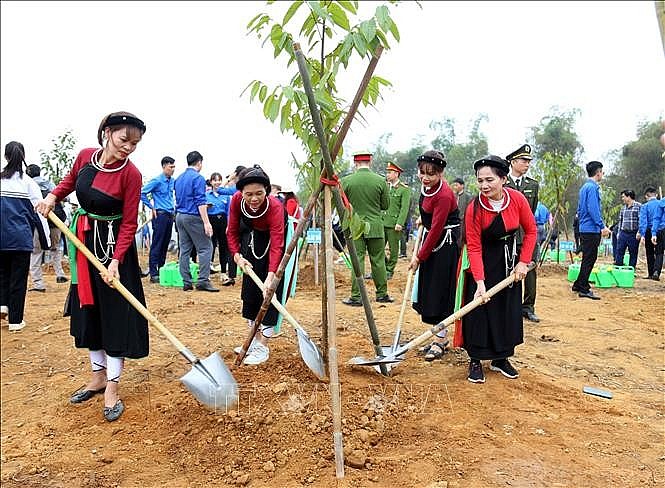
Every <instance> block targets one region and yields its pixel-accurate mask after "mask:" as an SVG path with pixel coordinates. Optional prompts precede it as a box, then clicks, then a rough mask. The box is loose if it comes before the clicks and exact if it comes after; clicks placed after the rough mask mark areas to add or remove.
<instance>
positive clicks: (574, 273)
mask: <svg viewBox="0 0 665 488" xmlns="http://www.w3.org/2000/svg"><path fill="white" fill-rule="evenodd" d="M579 275H580V264H579V263H573V264H570V265H568V281H570V282H571V283H572V282H573V281H575V280H576V279H577V277H578V276H579Z"/></svg>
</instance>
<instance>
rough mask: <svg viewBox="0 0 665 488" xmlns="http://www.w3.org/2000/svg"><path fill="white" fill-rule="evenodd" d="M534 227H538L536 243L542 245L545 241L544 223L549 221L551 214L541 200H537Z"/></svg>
mask: <svg viewBox="0 0 665 488" xmlns="http://www.w3.org/2000/svg"><path fill="white" fill-rule="evenodd" d="M534 217H535V218H536V227H537V228H538V245H540V246H542V245H543V242H545V237H546V236H545V224H548V223H550V219H551V217H552V215H551V214H550V211H549V210H548V208H547V207H546V206H545V204H543V202H538V205H537V206H536V213H535V214H534Z"/></svg>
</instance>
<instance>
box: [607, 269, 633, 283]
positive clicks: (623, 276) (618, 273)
mask: <svg viewBox="0 0 665 488" xmlns="http://www.w3.org/2000/svg"><path fill="white" fill-rule="evenodd" d="M612 276H613V277H614V279H615V280H616V282H617V286H618V287H619V288H632V287H633V286H634V285H635V269H634V268H633V267H632V266H615V267H614V269H613V270H612Z"/></svg>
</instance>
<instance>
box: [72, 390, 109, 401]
mask: <svg viewBox="0 0 665 488" xmlns="http://www.w3.org/2000/svg"><path fill="white" fill-rule="evenodd" d="M104 390H106V387H104V388H100V389H99V390H79V391H77V392H76V393H74V394H73V395H72V396H71V397H69V403H83V402H87V401H88V400H90V399H91V398H92V397H94V396H95V395H97V394H99V393H104Z"/></svg>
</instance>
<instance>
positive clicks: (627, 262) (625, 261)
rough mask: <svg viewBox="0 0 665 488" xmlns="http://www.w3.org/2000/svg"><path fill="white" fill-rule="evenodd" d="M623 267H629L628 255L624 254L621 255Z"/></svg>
mask: <svg viewBox="0 0 665 488" xmlns="http://www.w3.org/2000/svg"><path fill="white" fill-rule="evenodd" d="M623 265H624V266H628V265H630V254H628V253H626V254H624V255H623Z"/></svg>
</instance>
